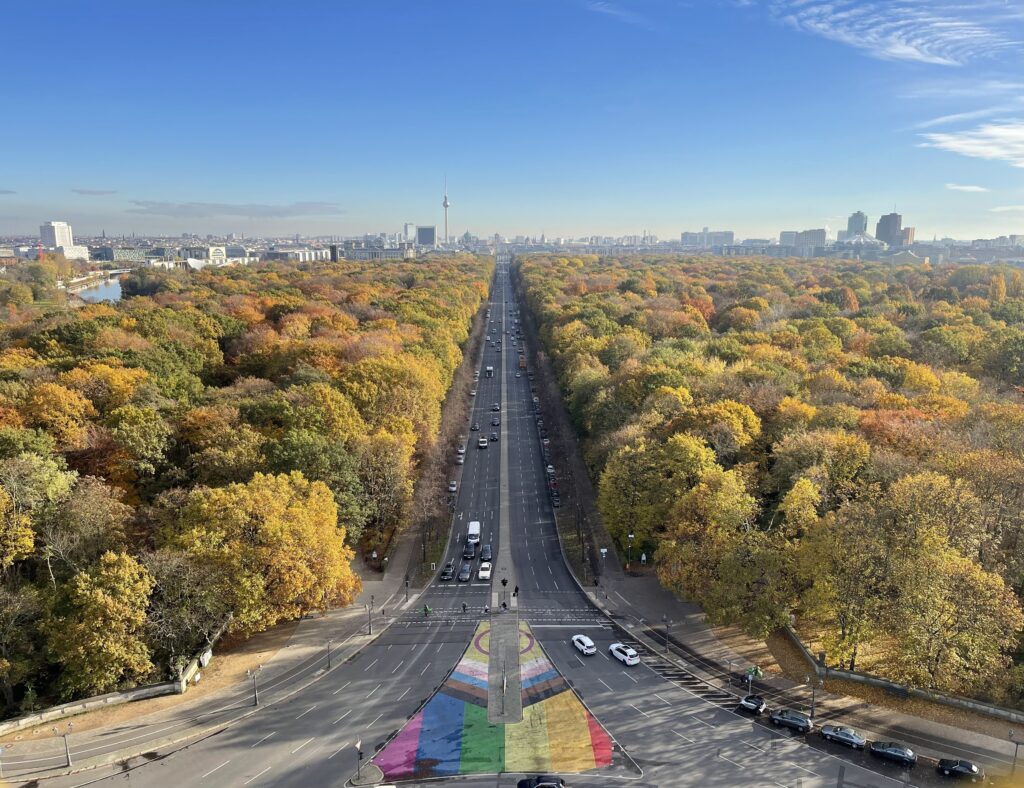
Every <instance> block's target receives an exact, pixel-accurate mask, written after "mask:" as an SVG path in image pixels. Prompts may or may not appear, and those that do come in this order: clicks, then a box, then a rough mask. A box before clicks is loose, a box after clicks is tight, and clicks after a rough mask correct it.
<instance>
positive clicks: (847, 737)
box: [821, 725, 868, 750]
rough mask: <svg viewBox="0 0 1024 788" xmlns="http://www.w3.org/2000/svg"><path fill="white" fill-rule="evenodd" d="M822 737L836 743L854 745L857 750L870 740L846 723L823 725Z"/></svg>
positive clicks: (861, 748)
mask: <svg viewBox="0 0 1024 788" xmlns="http://www.w3.org/2000/svg"><path fill="white" fill-rule="evenodd" d="M821 738H823V739H825V740H826V741H834V742H836V744H845V745H846V746H847V747H853V749H855V750H863V749H864V747H866V746H867V743H868V740H867V739H865V738H864V737H863V736H861V735H860V734H859V733H857V731H855V730H854V729H853V728H847V727H846V726H845V725H823V726H822V728H821Z"/></svg>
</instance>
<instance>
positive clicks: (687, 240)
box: [679, 227, 736, 249]
mask: <svg viewBox="0 0 1024 788" xmlns="http://www.w3.org/2000/svg"><path fill="white" fill-rule="evenodd" d="M679 240H680V242H681V243H682V245H683V246H688V247H691V248H696V249H714V248H716V247H720V246H731V245H732V244H734V243H736V234H735V233H734V232H733V231H732V230H708V228H707V227H705V228H704V229H703V230H701V231H700V232H699V233H688V232H684V233H681V234H680V236H679Z"/></svg>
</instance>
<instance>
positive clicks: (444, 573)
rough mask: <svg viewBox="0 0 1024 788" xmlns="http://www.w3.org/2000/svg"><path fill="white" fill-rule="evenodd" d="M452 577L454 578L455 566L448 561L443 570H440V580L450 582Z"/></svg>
mask: <svg viewBox="0 0 1024 788" xmlns="http://www.w3.org/2000/svg"><path fill="white" fill-rule="evenodd" d="M453 577H455V564H454V563H453V562H452V561H449V562H448V563H447V564H445V565H444V569H442V570H441V579H442V580H451V579H452V578H453Z"/></svg>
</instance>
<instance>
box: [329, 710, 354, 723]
mask: <svg viewBox="0 0 1024 788" xmlns="http://www.w3.org/2000/svg"><path fill="white" fill-rule="evenodd" d="M351 713H352V709H349V710H348V711H346V712H345V713H344V714H342V715H341V716H340V717H338V719H336V720H335V721H334V722H332V723H331V725H337V724H338V723H339V722H341V721H342V720H343V719H345V718H346V717H347V716H348V715H349V714H351Z"/></svg>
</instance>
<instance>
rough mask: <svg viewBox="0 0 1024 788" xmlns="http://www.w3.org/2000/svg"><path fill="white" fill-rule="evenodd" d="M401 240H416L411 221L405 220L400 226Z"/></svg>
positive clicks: (414, 229)
mask: <svg viewBox="0 0 1024 788" xmlns="http://www.w3.org/2000/svg"><path fill="white" fill-rule="evenodd" d="M402 240H403V241H415V240H416V225H415V224H413V223H412V222H406V223H405V224H404V225H403V226H402Z"/></svg>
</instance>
